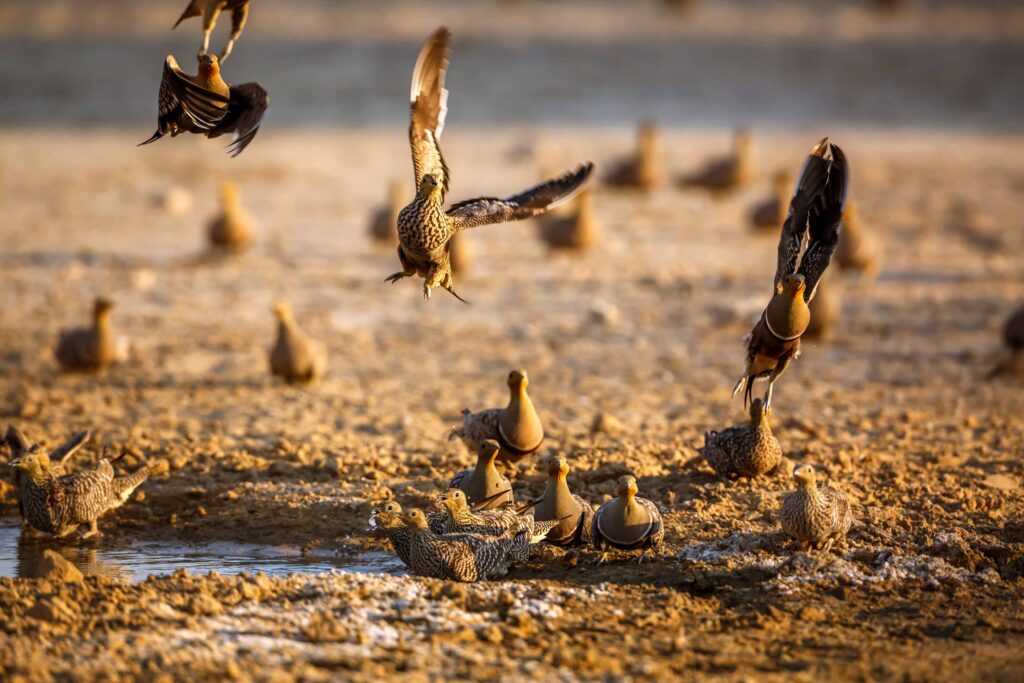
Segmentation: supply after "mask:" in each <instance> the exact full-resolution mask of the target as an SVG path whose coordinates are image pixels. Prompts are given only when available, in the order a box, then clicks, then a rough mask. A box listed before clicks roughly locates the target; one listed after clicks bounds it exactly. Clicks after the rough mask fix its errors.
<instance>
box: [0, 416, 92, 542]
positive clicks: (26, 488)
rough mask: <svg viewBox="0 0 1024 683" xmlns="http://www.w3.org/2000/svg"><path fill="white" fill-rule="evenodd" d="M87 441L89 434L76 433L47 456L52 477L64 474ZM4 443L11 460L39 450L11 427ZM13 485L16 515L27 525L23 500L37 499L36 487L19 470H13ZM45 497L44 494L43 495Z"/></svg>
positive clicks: (36, 445)
mask: <svg viewBox="0 0 1024 683" xmlns="http://www.w3.org/2000/svg"><path fill="white" fill-rule="evenodd" d="M88 440H89V432H87V431H86V432H78V433H77V434H75V435H74V436H72V437H71V438H70V439H68V440H67V441H65V442H64V443H63V444H61V445H60V446H58V447H57V448H56V449H55V450H53V451H51V452H50V455H49V461H50V465H49V473H50V474H51V475H52V476H54V477H61V476H63V475H64V474H65V465H66V464H67V462H68V460H69V459H70V458H71V456H72V455H74V454H75V452H76V451H78V449H79V448H81V447H82V446H83V445H85V442H86V441H88ZM4 442H5V443H6V444H7V446H8V448H10V449H11V456H12V458H15V459H16V458H20V457H22V456H24V455H27V454H29V453H37V452H39V451H40V450H41V449H40V447H39V445H38V444H34V443H32V442H31V441H29V440H28V439H26V438H25V435H24V434H22V433H21V430H20V429H18V428H17V427H15V426H13V425H9V426H8V427H7V434H5V435H4ZM14 474H15V484H16V485H17V487H18V514H19V515H20V516H21V519H22V522H23V523H26V524H27V523H28V519H27V518H26V516H25V500H26V498H30V497H37V498H38V497H39V495H40V494H39V492H38V491H34V490H32V489H33V488H35V487H36V486H37V485H36V484H35V483H33V482H32V481H31V480H30V479H27V478H24V477H22V475H21V471H20V470H15V473H14ZM44 495H45V494H44Z"/></svg>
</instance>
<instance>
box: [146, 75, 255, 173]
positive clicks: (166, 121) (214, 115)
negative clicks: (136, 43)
mask: <svg viewBox="0 0 1024 683" xmlns="http://www.w3.org/2000/svg"><path fill="white" fill-rule="evenodd" d="M269 104H270V95H269V94H268V93H267V91H266V90H265V89H264V88H263V86H262V85H260V84H259V83H255V82H254V83H241V84H239V85H231V84H229V83H228V82H226V81H225V80H224V79H223V78H222V77H221V75H220V62H219V61H218V59H217V57H215V56H213V55H202V56H201V57H200V58H199V69H198V72H197V73H196V75H195V76H190V75H188V74H186V73H184V72H183V71H182V70H181V68H180V67H179V66H178V62H177V60H176V59H174V55H167V59H166V60H164V73H163V78H162V79H161V81H160V94H159V96H158V97H157V124H156V132H155V133H153V135H152V136H151V137H150V138H149V139H148V140H145V141H143V142H140V143H139V145H140V146H141V145H148V144H149V143H151V142H156V141H157V140H159V139H160V138H162V137H164V136H165V135H170V136H171V137H175V136H176V135H180V134H181V133H195V134H197V135H205V136H206V137H208V138H216V137H220V136H221V135H231V136H232V137H231V143H230V144H229V145H228V154H230V155H231V156H233V157H236V156H238V155H239V154H241V153H242V150H243V149H245V148H246V147H247V146H248V145H249V143H250V142H252V139H253V138H254V137H256V133H257V131H259V129H260V122H261V121H262V120H263V114H264V113H265V112H266V111H267V106H268V105H269Z"/></svg>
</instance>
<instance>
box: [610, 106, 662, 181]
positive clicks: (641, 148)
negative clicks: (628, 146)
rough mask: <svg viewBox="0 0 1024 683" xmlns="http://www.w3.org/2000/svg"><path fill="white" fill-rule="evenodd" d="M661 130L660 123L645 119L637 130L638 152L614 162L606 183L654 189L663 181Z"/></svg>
mask: <svg viewBox="0 0 1024 683" xmlns="http://www.w3.org/2000/svg"><path fill="white" fill-rule="evenodd" d="M662 175H663V174H662V168H661V131H660V130H659V128H658V124H657V123H655V122H653V121H645V122H644V123H642V124H640V128H639V129H638V131H637V146H636V152H634V153H633V154H631V155H630V156H628V157H626V158H625V159H622V160H620V161H617V162H612V164H611V166H610V167H609V170H608V173H607V174H606V175H605V178H604V181H605V184H607V185H610V186H612V187H619V188H633V189H637V190H652V189H654V188H655V187H657V186H658V185H661V182H662Z"/></svg>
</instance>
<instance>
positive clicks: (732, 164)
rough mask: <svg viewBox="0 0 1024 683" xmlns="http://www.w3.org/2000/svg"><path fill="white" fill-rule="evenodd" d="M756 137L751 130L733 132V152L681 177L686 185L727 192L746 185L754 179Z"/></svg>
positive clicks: (682, 182)
mask: <svg viewBox="0 0 1024 683" xmlns="http://www.w3.org/2000/svg"><path fill="white" fill-rule="evenodd" d="M755 173H756V169H755V168H754V139H753V138H752V137H751V135H750V132H749V131H747V130H745V129H742V128H741V129H739V130H737V131H736V132H735V133H734V134H733V139H732V153H731V154H729V155H728V156H726V157H722V158H720V159H712V160H711V161H709V162H708V163H706V164H705V165H704V166H703V167H702V168H701V169H700V170H699V171H696V172H695V173H693V174H691V175H688V176H685V177H683V178H682V179H681V184H682V185H683V186H684V187H699V188H703V189H705V190H710V191H712V192H725V191H728V190H735V189H738V188H741V187H746V186H747V185H749V184H750V183H751V182H752V181H753V180H754V175H755Z"/></svg>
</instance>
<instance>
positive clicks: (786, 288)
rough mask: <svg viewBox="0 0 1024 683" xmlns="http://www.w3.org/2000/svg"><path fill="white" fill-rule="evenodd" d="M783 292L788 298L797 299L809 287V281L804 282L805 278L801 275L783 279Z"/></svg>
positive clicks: (792, 275)
mask: <svg viewBox="0 0 1024 683" xmlns="http://www.w3.org/2000/svg"><path fill="white" fill-rule="evenodd" d="M781 286H782V292H780V294H781V293H785V294H786V295H787V296H789V297H791V298H793V299H795V298H796V297H797V296H800V295H802V294H803V293H804V289H805V288H806V287H807V281H806V280H804V276H803V275H801V274H800V273H791V274H789V275H787V276H786V277H784V278H782V285H781Z"/></svg>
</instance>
